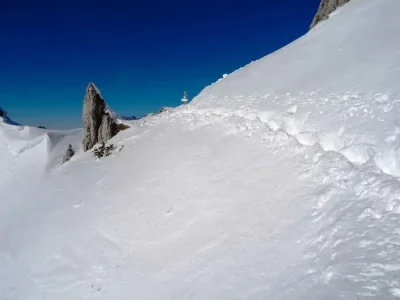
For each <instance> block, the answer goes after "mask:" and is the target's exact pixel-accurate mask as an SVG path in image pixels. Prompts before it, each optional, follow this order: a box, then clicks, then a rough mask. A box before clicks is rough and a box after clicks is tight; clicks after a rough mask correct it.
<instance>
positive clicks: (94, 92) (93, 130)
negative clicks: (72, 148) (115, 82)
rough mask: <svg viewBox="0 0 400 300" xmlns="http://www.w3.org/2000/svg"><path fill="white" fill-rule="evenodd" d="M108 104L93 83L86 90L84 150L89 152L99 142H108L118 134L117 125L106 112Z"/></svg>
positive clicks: (84, 102) (83, 116) (84, 103)
mask: <svg viewBox="0 0 400 300" xmlns="http://www.w3.org/2000/svg"><path fill="white" fill-rule="evenodd" d="M107 108H108V107H107V105H106V102H105V101H104V99H103V98H102V97H101V94H100V91H99V90H98V89H97V87H96V86H95V85H94V84H93V83H89V85H88V86H87V88H86V95H85V99H84V101H83V114H82V120H83V127H84V130H85V137H84V139H83V150H84V151H87V150H89V149H91V148H93V146H94V145H95V144H96V143H98V142H106V141H107V140H109V139H110V138H112V137H113V136H114V135H116V134H117V130H116V123H115V121H114V120H113V119H112V118H111V116H110V114H109V113H107V112H106V109H107Z"/></svg>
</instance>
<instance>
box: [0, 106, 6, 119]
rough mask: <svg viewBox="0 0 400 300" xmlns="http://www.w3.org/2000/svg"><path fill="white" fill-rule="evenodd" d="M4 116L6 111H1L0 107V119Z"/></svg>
mask: <svg viewBox="0 0 400 300" xmlns="http://www.w3.org/2000/svg"><path fill="white" fill-rule="evenodd" d="M6 116H7V113H6V111H5V110H3V109H2V108H1V107H0V117H6Z"/></svg>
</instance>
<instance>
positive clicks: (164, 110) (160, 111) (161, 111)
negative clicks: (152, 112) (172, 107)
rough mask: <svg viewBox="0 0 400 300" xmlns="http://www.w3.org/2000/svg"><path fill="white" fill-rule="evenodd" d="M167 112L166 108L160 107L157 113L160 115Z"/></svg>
mask: <svg viewBox="0 0 400 300" xmlns="http://www.w3.org/2000/svg"><path fill="white" fill-rule="evenodd" d="M167 110H168V107H165V106H163V107H161V109H160V110H159V111H158V113H159V114H161V113H163V112H166V111H167Z"/></svg>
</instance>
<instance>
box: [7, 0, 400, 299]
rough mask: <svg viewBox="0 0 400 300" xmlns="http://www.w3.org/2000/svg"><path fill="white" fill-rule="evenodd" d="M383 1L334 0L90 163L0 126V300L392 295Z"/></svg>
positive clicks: (392, 7) (394, 227) (393, 101)
mask: <svg viewBox="0 0 400 300" xmlns="http://www.w3.org/2000/svg"><path fill="white" fill-rule="evenodd" d="M399 9H400V3H399V2H398V1H393V0H380V1H376V0H352V1H350V2H349V3H348V4H346V6H343V7H342V8H340V9H338V10H337V11H335V12H334V13H333V14H331V16H330V18H329V19H328V20H327V21H325V22H321V23H320V24H318V25H317V26H316V27H315V28H313V29H312V30H311V31H310V32H309V33H308V34H307V35H305V36H304V37H301V38H300V39H298V40H297V41H295V42H294V43H292V44H290V45H288V46H287V47H285V48H283V49H281V50H279V51H277V52H276V53H273V54H271V55H269V56H267V57H265V58H263V59H261V60H259V61H257V62H253V63H251V64H250V65H248V66H246V67H244V68H242V69H240V70H238V71H236V72H234V73H233V74H230V75H228V76H224V78H223V79H221V80H220V81H219V82H218V83H215V84H213V85H211V86H209V87H207V88H206V89H205V90H204V91H203V92H202V93H201V94H200V95H199V96H198V97H196V98H195V99H194V101H193V102H192V103H191V104H189V105H188V106H187V107H179V108H176V109H168V110H167V111H164V112H162V113H160V114H158V115H154V116H149V117H146V118H143V119H141V120H136V121H132V122H130V126H131V128H130V129H128V130H125V131H123V132H120V133H119V134H118V135H117V136H115V137H114V138H112V139H111V140H110V142H111V143H113V144H115V145H116V146H117V147H118V148H119V147H120V146H122V145H124V148H123V150H122V151H121V152H115V153H114V154H113V155H111V156H109V157H106V158H103V159H100V160H96V159H95V158H94V156H93V154H92V153H90V152H87V153H84V152H83V150H82V148H78V149H77V152H76V154H75V156H74V157H73V158H72V159H71V161H69V162H68V163H66V164H63V165H60V164H58V163H54V161H57V160H54V158H56V157H60V158H61V156H62V154H63V153H64V151H65V149H66V148H67V144H70V143H72V142H71V141H73V140H74V139H76V140H79V139H81V138H82V137H81V136H80V135H81V134H82V133H81V132H78V131H76V132H75V131H71V132H69V133H65V132H52V133H50V132H48V131H40V132H39V131H36V130H33V129H30V128H26V127H16V126H11V125H9V124H4V123H2V124H0V154H1V155H0V159H1V163H2V166H3V165H4V166H6V167H5V173H3V174H6V175H1V176H2V177H0V194H1V195H2V196H1V200H0V201H1V206H2V209H1V210H0V298H1V299H33V300H35V299H59V300H61V299H107V300H109V299H296V300H297V299H396V298H399V297H400V279H399V276H398V275H399V272H400V259H399V257H400V248H399V246H400V231H399V229H398V227H399V226H398V225H399V221H398V220H399V214H400V182H399V178H398V176H400V172H399V170H400V167H399V160H398V155H399V133H400V129H399V127H398V121H397V118H396V117H397V116H398V115H399V96H400V86H399V85H398V78H399V77H400V76H399V75H400V74H399V73H400V60H399V55H400V40H399V39H397V35H398V34H397V33H398V32H399V30H400V19H399V18H398V17H397V12H398V11H399ZM54 136H59V137H60V139H59V143H58V144H56V142H55V138H54ZM68 139H70V140H68ZM57 145H59V146H60V147H59V148H57ZM21 149H23V150H24V151H21ZM50 156H51V157H52V158H53V159H50V158H49V157H50ZM51 162H53V163H51ZM45 166H46V167H45Z"/></svg>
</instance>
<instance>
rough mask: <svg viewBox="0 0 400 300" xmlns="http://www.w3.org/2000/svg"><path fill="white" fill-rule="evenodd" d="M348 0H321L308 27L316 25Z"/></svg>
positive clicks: (348, 0)
mask: <svg viewBox="0 0 400 300" xmlns="http://www.w3.org/2000/svg"><path fill="white" fill-rule="evenodd" d="M347 2H350V0H321V4H320V5H319V8H318V12H317V14H316V15H315V17H314V19H313V21H312V23H311V26H310V29H311V28H313V27H314V26H315V25H317V24H318V23H319V22H321V21H323V20H326V19H328V18H329V14H331V13H332V12H334V11H335V10H336V9H337V8H338V7H340V6H342V5H344V4H346V3H347Z"/></svg>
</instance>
